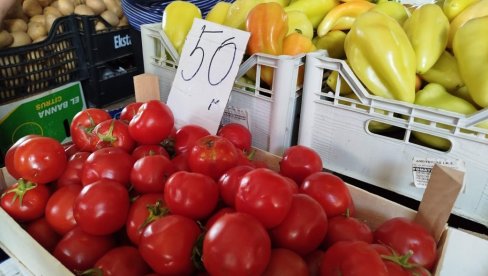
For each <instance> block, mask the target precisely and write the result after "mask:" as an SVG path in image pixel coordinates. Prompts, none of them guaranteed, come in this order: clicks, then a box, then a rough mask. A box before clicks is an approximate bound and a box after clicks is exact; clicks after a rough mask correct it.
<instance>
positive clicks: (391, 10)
mask: <svg viewBox="0 0 488 276" xmlns="http://www.w3.org/2000/svg"><path fill="white" fill-rule="evenodd" d="M371 10H373V11H378V12H382V13H385V14H387V15H389V16H391V17H393V18H395V20H396V21H398V23H400V25H402V26H403V23H404V22H405V20H407V18H408V17H409V16H410V14H409V11H408V9H407V8H406V7H405V6H404V5H403V4H402V3H400V2H396V1H386V2H381V3H377V4H376V6H375V7H373V8H372V9H371Z"/></svg>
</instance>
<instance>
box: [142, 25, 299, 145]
mask: <svg viewBox="0 0 488 276" xmlns="http://www.w3.org/2000/svg"><path fill="white" fill-rule="evenodd" d="M141 36H142V46H143V55H144V58H143V59H144V70H145V72H146V73H152V74H155V75H158V76H159V79H160V90H161V93H160V94H161V99H162V100H164V101H166V100H167V99H168V95H169V92H170V90H171V86H172V83H173V79H174V76H175V74H176V69H177V66H178V60H179V56H178V54H177V52H176V50H175V49H174V47H173V46H172V45H171V43H170V42H169V39H168V38H167V37H166V35H165V34H164V32H163V31H162V30H161V24H159V23H155V24H146V25H142V27H141ZM304 59H305V55H297V56H271V55H264V54H262V55H261V54H258V55H253V56H251V57H247V59H246V60H245V61H244V62H243V63H242V64H241V65H240V67H239V72H238V74H237V78H236V82H235V84H234V88H233V89H232V92H231V95H230V99H229V101H228V103H227V108H226V111H225V113H224V117H223V119H222V122H224V123H225V122H231V121H232V122H239V123H242V124H245V125H246V126H248V127H249V129H250V131H251V133H252V138H253V146H255V147H257V148H260V149H263V150H266V151H269V152H271V153H274V154H278V155H281V154H282V153H283V151H284V149H285V148H286V147H288V146H290V145H292V144H294V143H296V138H297V137H296V135H297V134H298V128H297V127H298V120H299V119H298V115H299V109H300V97H301V96H300V94H301V85H297V79H298V74H299V68H300V67H301V66H304ZM262 66H269V67H272V68H274V77H273V83H272V85H271V87H269V86H267V85H266V84H265V83H263V82H261V80H260V73H261V67H262ZM254 67H256V68H257V69H256V76H255V77H254V78H252V79H250V80H249V78H244V77H245V76H246V74H247V73H248V72H249V71H250V70H252V69H253V68H254Z"/></svg>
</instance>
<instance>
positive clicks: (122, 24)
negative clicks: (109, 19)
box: [117, 16, 129, 27]
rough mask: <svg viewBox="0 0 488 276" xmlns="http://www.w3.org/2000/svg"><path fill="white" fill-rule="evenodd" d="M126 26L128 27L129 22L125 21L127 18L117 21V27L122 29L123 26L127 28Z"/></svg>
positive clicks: (123, 17)
mask: <svg viewBox="0 0 488 276" xmlns="http://www.w3.org/2000/svg"><path fill="white" fill-rule="evenodd" d="M127 25H129V21H128V20H127V17H125V16H122V18H121V19H120V21H119V25H117V26H119V27H124V26H127Z"/></svg>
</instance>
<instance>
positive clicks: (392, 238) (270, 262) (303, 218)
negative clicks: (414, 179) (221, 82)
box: [1, 101, 437, 276]
mask: <svg viewBox="0 0 488 276" xmlns="http://www.w3.org/2000/svg"><path fill="white" fill-rule="evenodd" d="M71 134H72V141H73V144H72V145H64V147H63V145H61V144H60V143H59V142H58V141H56V140H54V139H52V138H47V137H40V136H35V135H31V136H26V137H24V138H22V139H21V140H19V141H18V142H17V143H15V144H14V145H13V146H12V147H11V148H10V150H9V151H8V152H7V155H6V167H7V170H8V171H9V173H10V174H11V175H12V176H14V177H15V178H17V179H18V182H17V183H16V184H15V185H13V186H11V187H10V188H9V189H8V190H7V191H5V192H4V193H3V195H2V198H1V206H2V208H3V209H4V210H5V211H6V212H8V213H9V214H10V215H11V216H12V217H13V218H14V219H15V220H17V221H18V222H19V223H21V224H22V225H23V226H24V227H25V229H26V231H28V233H30V234H31V235H32V237H33V238H34V239H36V240H37V241H38V242H39V243H40V244H41V245H42V246H44V247H45V248H46V249H47V250H48V251H49V252H51V253H52V254H53V255H54V257H56V258H57V259H58V260H59V261H60V262H61V263H63V264H64V265H65V266H66V267H67V268H68V269H70V270H71V271H73V272H75V273H81V274H83V275H92V274H90V273H100V272H102V273H103V274H101V275H118V276H124V275H130V276H137V275H192V274H198V275H216V276H219V275H226V276H227V275H236V276H239V275H428V273H429V270H430V269H432V268H433V266H434V265H435V260H436V253H437V252H436V242H435V240H434V239H433V237H432V236H431V235H430V234H429V233H428V232H427V231H426V230H425V229H424V228H422V227H421V226H419V225H417V224H415V223H414V222H412V221H409V220H406V219H403V218H395V219H391V220H389V221H386V222H385V223H384V224H382V225H381V226H379V227H378V228H377V229H375V230H374V231H373V230H372V229H370V228H369V226H368V225H367V224H366V223H365V222H364V221H362V220H359V219H358V218H356V217H354V215H355V208H354V202H353V200H352V197H351V195H350V193H349V190H348V188H347V186H346V184H345V183H344V181H342V179H340V178H339V177H337V176H335V175H334V174H331V173H328V172H324V171H323V164H322V160H321V158H320V156H319V155H318V154H317V153H316V152H315V151H314V150H312V149H310V148H308V147H304V146H301V145H296V146H292V147H290V148H288V149H286V151H285V152H284V154H283V158H282V159H281V161H280V163H279V170H278V171H273V170H271V169H269V168H268V167H266V165H265V164H263V163H262V162H255V161H254V160H253V159H252V156H253V149H252V148H251V146H250V145H251V133H250V131H249V130H248V129H247V128H245V127H242V126H240V125H236V124H229V125H225V126H222V127H221V129H220V130H219V131H218V133H217V134H216V135H211V134H210V133H209V132H208V131H207V130H206V129H204V128H202V127H200V126H196V125H186V126H183V127H181V128H179V129H175V127H174V118H173V114H172V112H171V110H170V109H169V108H168V107H167V106H166V105H165V104H164V103H163V102H160V101H149V102H147V103H134V104H129V105H128V106H127V107H126V108H124V110H123V112H122V114H121V117H120V118H119V119H113V118H111V117H110V115H109V114H108V113H107V112H106V111H104V110H102V109H96V108H90V109H86V110H84V111H81V112H80V113H78V114H77V115H76V116H75V117H74V119H73V121H72V124H71ZM97 275H100V274H97Z"/></svg>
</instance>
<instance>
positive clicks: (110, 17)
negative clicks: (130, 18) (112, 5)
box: [100, 10, 119, 27]
mask: <svg viewBox="0 0 488 276" xmlns="http://www.w3.org/2000/svg"><path fill="white" fill-rule="evenodd" d="M100 16H101V17H102V18H103V19H105V21H107V22H108V24H110V25H112V26H114V27H115V26H117V25H119V18H118V17H117V15H116V14H115V13H113V12H112V11H110V10H106V11H104V12H103V13H102V14H101V15H100Z"/></svg>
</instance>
